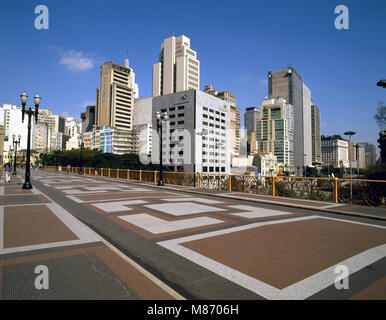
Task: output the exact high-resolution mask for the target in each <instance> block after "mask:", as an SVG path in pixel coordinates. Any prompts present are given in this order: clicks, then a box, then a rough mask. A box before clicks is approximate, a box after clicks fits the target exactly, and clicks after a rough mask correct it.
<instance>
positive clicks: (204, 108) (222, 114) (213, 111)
mask: <svg viewBox="0 0 386 320" xmlns="http://www.w3.org/2000/svg"><path fill="white" fill-rule="evenodd" d="M202 109H203V110H204V111H209V112H211V113H215V114H217V115H221V116H222V117H225V113H224V112H220V111H215V110H213V109H209V108H207V107H202Z"/></svg>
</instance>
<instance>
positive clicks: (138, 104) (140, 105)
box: [133, 97, 153, 156]
mask: <svg viewBox="0 0 386 320" xmlns="http://www.w3.org/2000/svg"><path fill="white" fill-rule="evenodd" d="M152 108H153V98H152V97H148V98H139V99H135V102H134V116H133V124H134V125H133V128H134V130H136V131H137V132H138V148H139V154H140V155H147V156H149V155H150V154H151V150H152V143H151V141H152V129H153V126H152V124H151V123H152V118H151V116H152Z"/></svg>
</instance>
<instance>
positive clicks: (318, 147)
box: [311, 104, 322, 163]
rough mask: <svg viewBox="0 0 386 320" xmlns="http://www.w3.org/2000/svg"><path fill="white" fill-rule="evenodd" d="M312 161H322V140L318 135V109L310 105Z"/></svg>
mask: <svg viewBox="0 0 386 320" xmlns="http://www.w3.org/2000/svg"><path fill="white" fill-rule="evenodd" d="M311 132H312V163H315V162H321V161H322V142H321V137H320V111H319V108H318V107H317V106H316V105H314V104H312V105H311Z"/></svg>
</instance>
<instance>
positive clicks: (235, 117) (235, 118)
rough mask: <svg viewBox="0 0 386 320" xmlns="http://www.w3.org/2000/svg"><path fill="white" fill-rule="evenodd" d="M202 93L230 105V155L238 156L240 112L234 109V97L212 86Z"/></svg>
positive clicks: (206, 87) (232, 94) (230, 93)
mask: <svg viewBox="0 0 386 320" xmlns="http://www.w3.org/2000/svg"><path fill="white" fill-rule="evenodd" d="M204 92H205V93H208V94H211V95H213V96H215V97H217V98H220V99H221V100H224V101H226V102H229V104H230V117H231V118H230V129H231V132H230V143H231V154H233V155H240V131H241V110H240V109H239V108H237V107H236V96H235V94H234V93H233V92H230V91H218V90H214V89H213V87H212V85H206V86H205V88H204Z"/></svg>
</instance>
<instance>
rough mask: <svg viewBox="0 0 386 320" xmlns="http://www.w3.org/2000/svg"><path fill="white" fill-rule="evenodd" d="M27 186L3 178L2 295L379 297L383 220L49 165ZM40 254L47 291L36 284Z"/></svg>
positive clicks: (385, 263) (384, 271)
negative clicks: (344, 273) (344, 274)
mask: <svg viewBox="0 0 386 320" xmlns="http://www.w3.org/2000/svg"><path fill="white" fill-rule="evenodd" d="M33 184H34V186H35V188H34V189H33V191H32V192H30V193H29V192H25V193H22V191H21V190H20V189H21V185H20V186H15V183H13V184H10V185H9V184H8V185H5V184H2V189H1V190H2V193H3V195H2V199H1V201H2V203H1V209H0V210H1V211H0V233H1V234H2V237H1V238H0V239H2V240H1V241H0V292H1V297H0V298H2V299H20V298H21V299H23V298H31V299H51V298H58V299H76V298H84V299H92V298H97V299H117V298H118V299H138V298H139V299H172V298H182V297H184V298H187V299H385V298H386V223H385V222H382V221H375V220H369V219H363V218H353V217H344V216H337V215H333V214H328V213H322V212H320V211H315V210H312V208H313V207H315V206H316V207H317V206H319V204H318V203H310V205H309V206H308V207H306V208H304V209H299V208H295V207H293V208H291V207H283V206H277V205H275V204H274V203H262V204H258V203H254V202H247V201H238V200H237V199H230V198H228V199H226V198H223V199H222V198H219V197H212V196H210V195H194V194H191V193H186V192H182V191H173V190H167V189H163V188H159V187H158V188H157V187H149V186H147V185H141V184H138V183H136V184H133V183H130V182H129V181H122V180H121V181H110V180H107V179H103V178H94V177H89V176H79V175H75V174H65V173H61V174H57V173H55V172H47V171H38V172H34V173H33ZM23 208H25V210H23ZM71 215H73V216H74V217H76V218H77V219H79V220H80V221H82V222H83V223H84V224H85V225H87V226H89V227H90V228H91V229H92V230H94V231H95V232H96V233H98V234H99V235H100V236H101V237H102V238H104V239H106V240H107V241H108V242H109V243H111V244H112V245H113V246H114V247H115V248H117V249H119V250H120V252H122V254H124V255H126V256H127V257H129V258H130V259H132V260H134V261H136V262H137V263H138V264H139V265H140V266H142V267H143V268H144V269H146V270H147V271H148V272H149V273H150V274H152V276H150V275H149V274H147V273H146V272H141V270H142V269H140V267H133V266H132V265H131V264H129V263H127V262H125V261H123V260H124V259H123V257H122V256H120V255H118V254H117V253H115V252H113V251H112V250H111V249H110V248H109V247H108V246H106V245H105V244H104V243H103V242H101V238H98V237H97V236H96V235H95V234H93V232H92V231H90V230H89V229H87V228H85V227H84V225H83V224H81V223H78V222H77V220H75V219H73V217H71ZM37 264H43V265H47V267H48V268H49V270H50V275H52V281H51V282H50V289H49V290H46V291H38V292H36V290H35V289H34V287H33V281H32V280H34V279H35V278H36V275H35V274H34V273H33V272H32V273H30V272H29V270H33V266H35V265H37ZM342 265H343V266H345V267H346V268H347V269H348V271H349V278H348V280H349V281H348V283H349V288H348V289H341V290H338V289H337V288H336V287H335V283H336V282H337V280H336V279H337V278H338V276H339V273H338V272H337V270H338V269H336V267H338V266H342ZM95 270H97V271H98V272H96V271H95ZM86 275H90V279H91V281H86V283H82V279H83V280H84V279H86V278H87V276H86ZM91 275H92V276H91ZM31 279H32V280H31ZM155 279H162V281H161V280H158V281H157V280H155ZM31 281H32V282H31ZM74 283H76V284H77V285H75V284H74ZM51 288H52V291H51ZM104 288H107V289H106V290H105V289H104ZM178 294H179V295H178Z"/></svg>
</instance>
